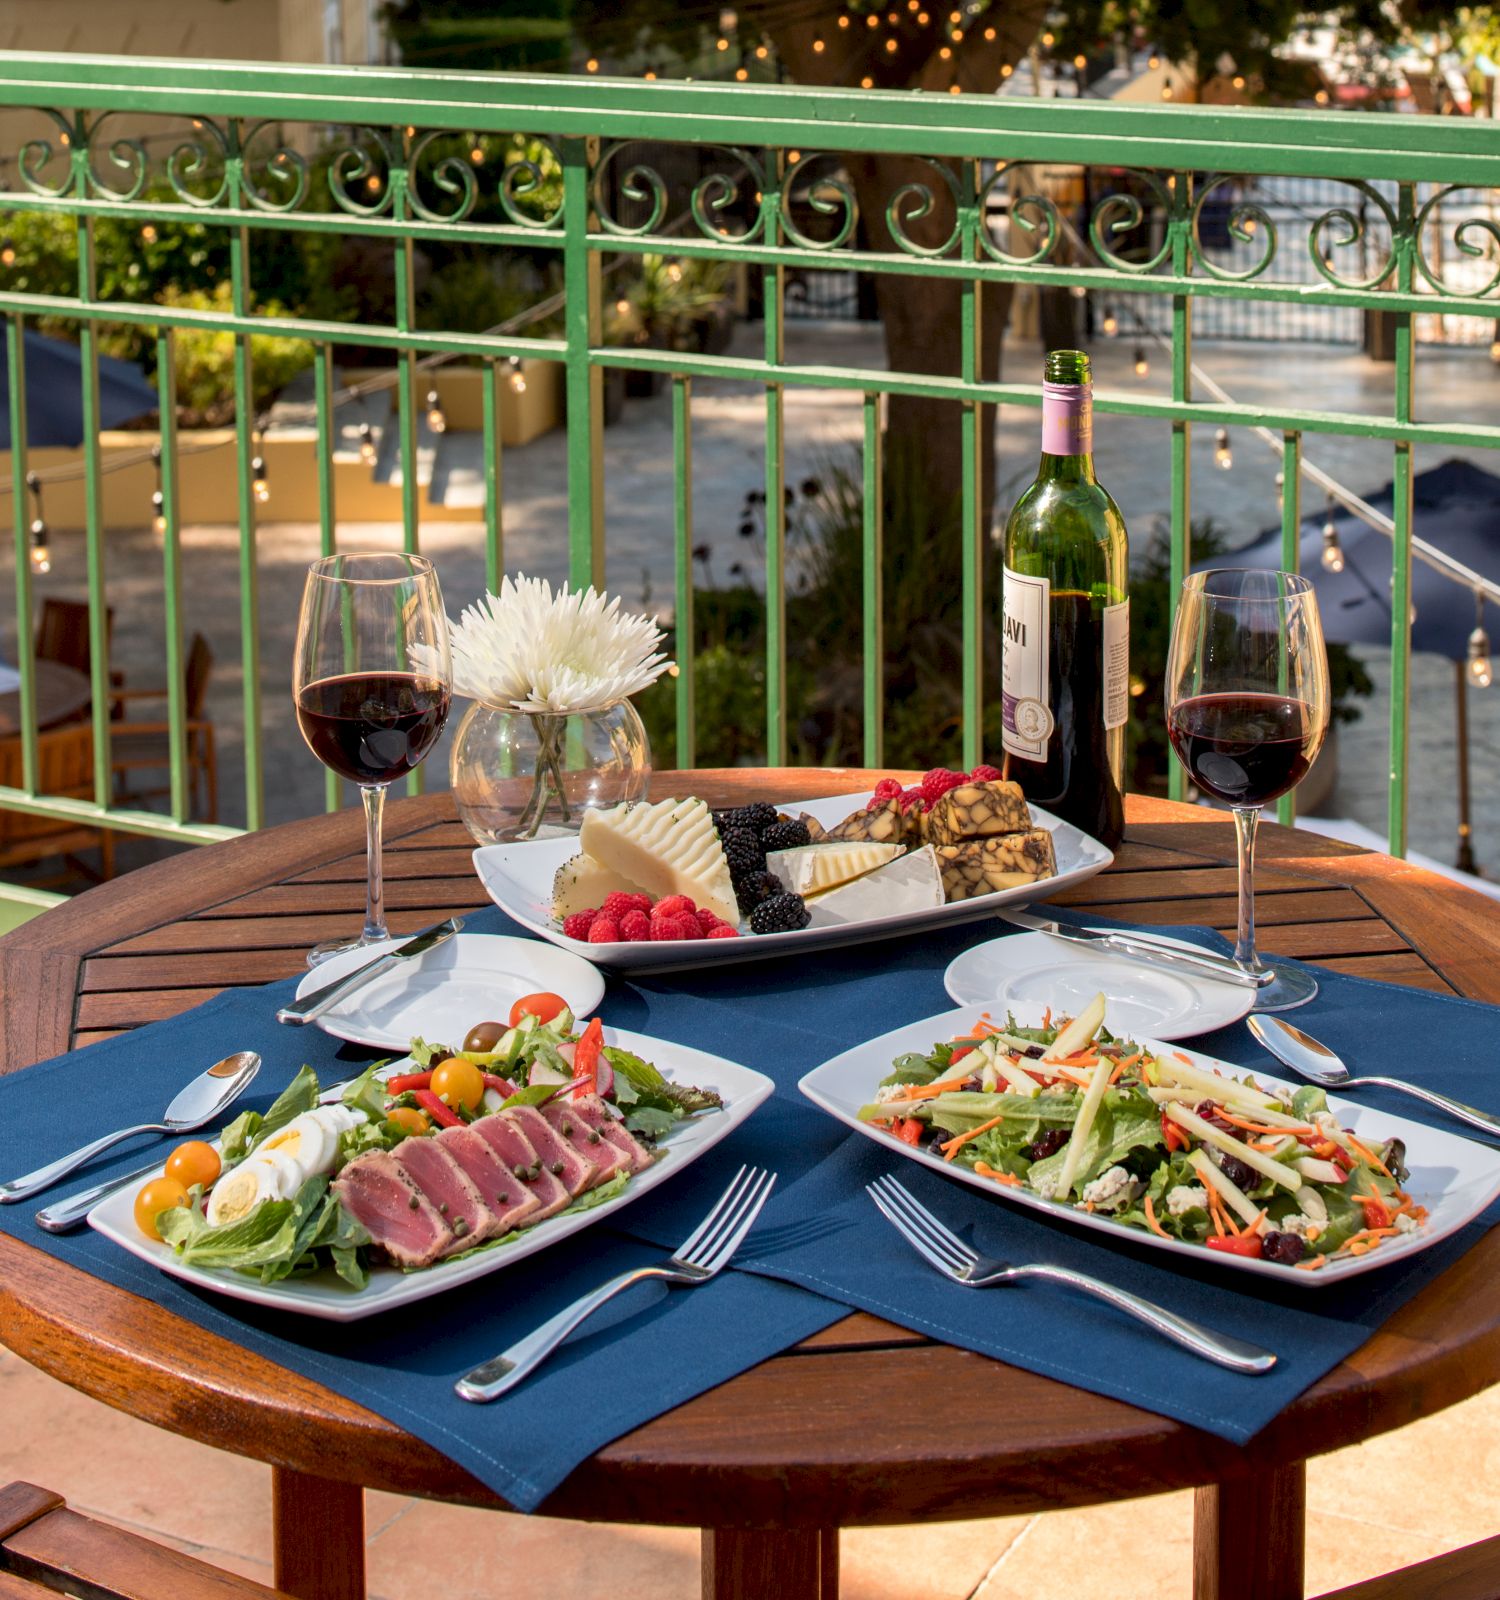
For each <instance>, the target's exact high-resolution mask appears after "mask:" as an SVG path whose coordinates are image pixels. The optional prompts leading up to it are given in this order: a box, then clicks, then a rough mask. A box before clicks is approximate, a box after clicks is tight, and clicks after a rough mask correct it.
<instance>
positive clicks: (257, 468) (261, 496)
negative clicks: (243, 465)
mask: <svg viewBox="0 0 1500 1600" xmlns="http://www.w3.org/2000/svg"><path fill="white" fill-rule="evenodd" d="M250 493H251V494H252V495H253V496H254V497H255V500H256V502H257V504H259V505H264V504H265V503H266V501H267V500H269V499H270V498H271V480H270V478H269V477H268V476H267V474H266V458H265V457H264V456H259V455H257V456H251V458H250Z"/></svg>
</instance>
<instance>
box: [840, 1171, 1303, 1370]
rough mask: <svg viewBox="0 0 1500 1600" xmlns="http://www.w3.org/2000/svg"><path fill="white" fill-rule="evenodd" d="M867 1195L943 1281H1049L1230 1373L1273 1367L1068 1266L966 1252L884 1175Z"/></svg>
mask: <svg viewBox="0 0 1500 1600" xmlns="http://www.w3.org/2000/svg"><path fill="white" fill-rule="evenodd" d="M866 1192H867V1193H868V1194H869V1196H870V1198H871V1199H872V1200H873V1201H874V1202H875V1204H876V1205H877V1206H878V1207H879V1208H880V1213H881V1215H882V1216H883V1217H884V1218H885V1219H886V1221H887V1222H889V1223H890V1225H891V1226H892V1227H893V1228H894V1229H895V1230H896V1232H897V1233H899V1234H900V1235H901V1237H902V1238H903V1239H905V1240H906V1242H907V1243H908V1244H909V1245H910V1246H911V1247H912V1249H913V1250H915V1251H916V1252H917V1254H918V1255H919V1256H921V1257H922V1259H923V1260H924V1261H926V1262H928V1263H929V1264H930V1265H932V1266H934V1267H936V1268H937V1270H938V1271H939V1272H941V1273H942V1274H943V1276H944V1277H945V1278H951V1279H952V1280H953V1282H954V1283H958V1284H962V1285H963V1287H964V1288H966V1289H988V1288H989V1287H990V1286H991V1285H992V1284H1002V1283H1019V1282H1020V1281H1021V1280H1022V1279H1023V1278H1042V1279H1045V1280H1046V1281H1047V1282H1049V1283H1064V1284H1067V1285H1068V1286H1069V1287H1070V1288H1074V1289H1082V1290H1083V1292H1084V1293H1085V1294H1091V1295H1094V1296H1096V1297H1097V1298H1098V1299H1100V1300H1104V1301H1107V1302H1108V1303H1109V1304H1110V1305H1112V1306H1114V1307H1115V1308H1116V1309H1117V1310H1120V1311H1123V1312H1125V1313H1126V1315H1127V1316H1132V1317H1134V1318H1136V1320H1137V1321H1139V1322H1144V1323H1145V1324H1146V1326H1147V1327H1148V1328H1152V1329H1154V1330H1155V1331H1156V1332H1157V1333H1159V1334H1161V1335H1162V1336H1163V1338H1167V1339H1170V1340H1171V1341H1172V1342H1173V1343H1174V1344H1180V1345H1181V1346H1182V1347H1183V1349H1185V1350H1191V1351H1192V1352H1193V1354H1194V1355H1196V1356H1202V1357H1203V1358H1204V1360H1205V1361H1212V1362H1215V1363H1216V1364H1217V1365H1219V1366H1221V1367H1228V1368H1229V1369H1230V1371H1231V1372H1247V1373H1260V1372H1269V1371H1270V1370H1271V1368H1272V1367H1274V1366H1275V1365H1276V1357H1275V1356H1274V1355H1272V1354H1271V1352H1270V1351H1269V1350H1262V1349H1260V1348H1259V1346H1257V1345H1253V1344H1250V1343H1248V1342H1247V1341H1246V1340H1244V1339H1236V1338H1235V1337H1234V1336H1233V1335H1232V1334H1228V1333H1215V1332H1214V1331H1213V1329H1212V1328H1205V1327H1203V1326H1202V1325H1201V1324H1199V1323H1196V1322H1189V1321H1188V1319H1187V1318H1186V1317H1179V1316H1178V1315H1177V1314H1176V1313H1175V1312H1172V1311H1168V1310H1166V1309H1165V1308H1164V1307H1163V1306H1158V1305H1153V1304H1152V1302H1151V1301H1149V1300H1142V1299H1141V1298H1140V1296H1139V1295H1134V1294H1128V1293H1126V1291H1125V1290H1124V1289H1117V1288H1115V1286H1114V1285H1113V1284H1111V1283H1104V1282H1102V1281H1101V1280H1100V1279H1098V1278H1090V1277H1087V1276H1086V1275H1085V1274H1084V1273H1081V1272H1073V1271H1072V1270H1070V1269H1069V1268H1067V1267H1051V1266H1042V1265H1033V1266H1022V1267H1013V1266H1011V1265H1010V1263H1009V1262H1006V1261H996V1260H994V1259H993V1258H992V1257H989V1256H982V1255H980V1254H979V1252H978V1251H977V1250H971V1249H970V1248H969V1247H968V1245H966V1244H965V1243H964V1242H963V1240H962V1239H960V1238H959V1237H958V1235H957V1234H956V1233H954V1231H953V1230H952V1229H951V1228H949V1227H947V1226H945V1225H944V1224H943V1223H941V1222H939V1221H938V1219H937V1218H936V1217H935V1216H933V1214H932V1213H931V1212H930V1211H929V1210H928V1209H927V1207H926V1206H924V1205H923V1204H922V1203H921V1201H919V1200H918V1199H916V1198H915V1196H913V1195H912V1194H910V1193H909V1192H908V1191H907V1190H906V1189H904V1188H902V1186H901V1185H900V1184H899V1183H898V1182H897V1181H896V1179H895V1178H893V1177H890V1176H886V1177H883V1178H877V1179H876V1180H875V1182H874V1183H871V1184H868V1185H866Z"/></svg>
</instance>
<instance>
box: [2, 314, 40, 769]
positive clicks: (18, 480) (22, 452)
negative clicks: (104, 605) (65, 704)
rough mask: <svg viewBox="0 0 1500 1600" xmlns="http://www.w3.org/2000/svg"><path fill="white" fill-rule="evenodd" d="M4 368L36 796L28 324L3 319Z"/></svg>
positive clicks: (25, 761)
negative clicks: (28, 483)
mask: <svg viewBox="0 0 1500 1600" xmlns="http://www.w3.org/2000/svg"><path fill="white" fill-rule="evenodd" d="M5 350H6V365H7V368H8V370H9V374H10V502H11V510H12V512H13V513H14V515H15V531H16V634H15V639H16V671H17V672H18V673H19V674H20V677H21V683H20V694H21V784H22V786H23V787H24V788H25V790H26V792H27V793H28V794H35V793H36V785H37V764H36V731H37V729H36V669H35V666H34V661H35V645H36V641H35V639H34V637H33V635H32V621H31V507H30V506H29V505H27V503H26V500H27V494H26V472H27V440H26V324H25V321H24V320H23V319H22V318H21V317H18V316H17V317H7V318H6V319H5Z"/></svg>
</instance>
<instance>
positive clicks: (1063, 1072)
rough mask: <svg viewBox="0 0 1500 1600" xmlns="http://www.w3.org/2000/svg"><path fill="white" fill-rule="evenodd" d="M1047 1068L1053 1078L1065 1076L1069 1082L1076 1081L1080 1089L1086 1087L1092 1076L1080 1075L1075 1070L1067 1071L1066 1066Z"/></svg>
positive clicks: (1091, 1080)
mask: <svg viewBox="0 0 1500 1600" xmlns="http://www.w3.org/2000/svg"><path fill="white" fill-rule="evenodd" d="M1048 1070H1049V1071H1050V1073H1051V1074H1052V1076H1053V1077H1054V1078H1066V1079H1067V1081H1068V1082H1069V1083H1076V1084H1077V1085H1078V1087H1079V1088H1080V1089H1087V1088H1088V1086H1089V1084H1090V1083H1092V1082H1093V1079H1092V1078H1084V1077H1080V1076H1079V1075H1078V1074H1077V1073H1076V1072H1069V1071H1068V1069H1067V1068H1066V1067H1050V1068H1049V1069H1048Z"/></svg>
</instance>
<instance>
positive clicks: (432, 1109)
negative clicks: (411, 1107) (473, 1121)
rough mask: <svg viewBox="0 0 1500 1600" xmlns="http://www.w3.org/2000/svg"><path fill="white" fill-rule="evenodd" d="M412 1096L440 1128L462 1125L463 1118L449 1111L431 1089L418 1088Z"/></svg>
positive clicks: (459, 1126)
mask: <svg viewBox="0 0 1500 1600" xmlns="http://www.w3.org/2000/svg"><path fill="white" fill-rule="evenodd" d="M412 1098H413V1099H414V1100H415V1101H416V1102H417V1104H418V1105H419V1106H421V1108H422V1109H423V1110H424V1111H425V1112H426V1113H427V1115H428V1116H429V1117H431V1118H432V1120H433V1121H434V1122H435V1123H437V1125H438V1126H439V1127H440V1128H461V1127H463V1125H464V1119H463V1118H462V1117H461V1116H459V1115H458V1114H457V1113H456V1112H453V1111H450V1110H449V1109H448V1107H447V1106H445V1105H444V1104H443V1102H442V1101H441V1100H439V1099H438V1097H437V1096H436V1095H435V1094H434V1093H433V1092H432V1090H431V1089H418V1090H417V1091H416V1092H415V1094H414V1095H413V1096H412Z"/></svg>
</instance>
